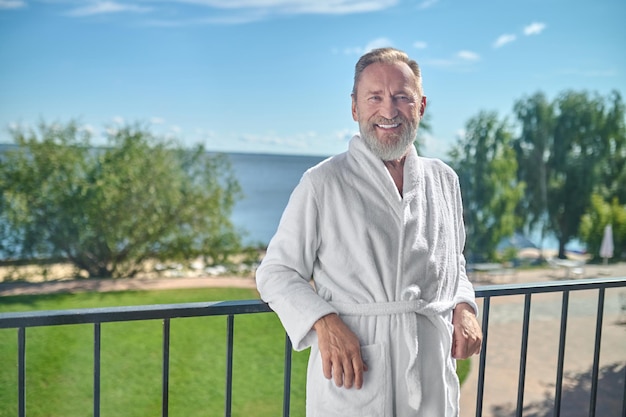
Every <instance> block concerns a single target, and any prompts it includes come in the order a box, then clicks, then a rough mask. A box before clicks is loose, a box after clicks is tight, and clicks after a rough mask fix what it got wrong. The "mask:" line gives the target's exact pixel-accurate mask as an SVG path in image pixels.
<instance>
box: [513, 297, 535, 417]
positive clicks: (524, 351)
mask: <svg viewBox="0 0 626 417" xmlns="http://www.w3.org/2000/svg"><path fill="white" fill-rule="evenodd" d="M531 295H532V294H531V293H527V294H526V295H525V296H524V322H523V325H522V348H521V352H520V360H519V380H518V384H517V413H516V416H517V417H522V415H523V411H524V385H525V382H526V358H527V356H528V327H529V323H530V298H531Z"/></svg>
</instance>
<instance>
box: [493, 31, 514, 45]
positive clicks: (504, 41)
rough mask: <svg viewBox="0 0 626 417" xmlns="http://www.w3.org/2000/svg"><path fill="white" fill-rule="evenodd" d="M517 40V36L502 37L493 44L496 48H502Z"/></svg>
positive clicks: (506, 35) (507, 35)
mask: <svg viewBox="0 0 626 417" xmlns="http://www.w3.org/2000/svg"><path fill="white" fill-rule="evenodd" d="M516 39H517V36H515V35H511V34H508V33H507V34H504V35H500V36H499V37H498V39H496V41H495V42H494V43H493V47H494V48H501V47H503V46H504V45H506V44H507V43H511V42H513V41H515V40H516Z"/></svg>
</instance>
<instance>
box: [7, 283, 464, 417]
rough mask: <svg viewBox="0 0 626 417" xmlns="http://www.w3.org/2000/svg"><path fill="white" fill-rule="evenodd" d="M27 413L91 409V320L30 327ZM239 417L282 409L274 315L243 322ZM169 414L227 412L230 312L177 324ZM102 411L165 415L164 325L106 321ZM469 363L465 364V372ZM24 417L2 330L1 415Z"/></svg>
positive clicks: (183, 295) (79, 298)
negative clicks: (162, 397)
mask: <svg viewBox="0 0 626 417" xmlns="http://www.w3.org/2000/svg"><path fill="white" fill-rule="evenodd" d="M252 298H258V294H257V293H256V292H255V291H254V290H246V289H191V290H170V291H144V292H116V293H80V294H55V295H38V296H15V297H3V298H2V299H0V312H8V311H30V310H59V309H73V308H94V307H111V306H127V305H145V304H170V303H185V302H201V301H218V300H243V299H252ZM26 338H27V343H26V412H27V415H28V416H29V417H40V416H41V417H73V416H76V417H78V416H81V417H82V416H86V415H92V410H93V395H92V393H93V325H72V326H51V327H36V328H29V329H27V331H26ZM234 339H235V341H234V360H233V406H232V407H233V408H232V411H233V416H242V417H244V416H245V417H248V416H259V417H262V416H278V415H282V390H283V355H284V341H285V334H284V331H283V329H282V327H281V325H280V322H279V321H278V318H277V317H276V316H275V315H274V314H271V313H268V314H265V313H264V314H253V315H241V316H237V317H236V319H235V335H234ZM170 340H171V344H170V385H169V403H170V406H169V415H170V416H181V417H193V416H216V415H223V413H224V401H225V397H224V395H225V372H226V371H225V367H226V318H225V317H202V318H182V319H173V320H172V321H171V335H170ZM101 356H102V357H101V360H102V364H101V416H103V417H107V416H111V417H125V416H128V417H134V416H136V417H146V416H158V415H161V377H162V322H161V321H158V320H152V321H137V322H121V323H104V324H102V353H101ZM307 359H308V351H305V352H298V353H294V356H293V371H292V392H291V415H292V416H294V417H297V416H304V385H305V380H304V379H305V373H306V361H307ZM468 369H469V362H459V371H460V372H465V373H466V372H467V371H468ZM15 415H17V330H15V329H1V330H0V417H9V416H11V417H13V416H15Z"/></svg>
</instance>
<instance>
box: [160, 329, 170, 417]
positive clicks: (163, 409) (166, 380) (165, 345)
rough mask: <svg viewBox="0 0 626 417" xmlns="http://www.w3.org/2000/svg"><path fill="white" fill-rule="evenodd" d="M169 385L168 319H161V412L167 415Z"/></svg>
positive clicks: (165, 416)
mask: <svg viewBox="0 0 626 417" xmlns="http://www.w3.org/2000/svg"><path fill="white" fill-rule="evenodd" d="M169 386H170V319H163V388H162V390H163V394H162V404H161V414H162V415H163V417H167V416H168V415H169V398H170V397H169V396H170V391H169Z"/></svg>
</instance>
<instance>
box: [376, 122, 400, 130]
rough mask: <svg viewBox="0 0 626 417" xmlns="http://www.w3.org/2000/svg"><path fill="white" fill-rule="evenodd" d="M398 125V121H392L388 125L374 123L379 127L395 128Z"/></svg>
mask: <svg viewBox="0 0 626 417" xmlns="http://www.w3.org/2000/svg"><path fill="white" fill-rule="evenodd" d="M398 126H400V123H393V124H388V125H382V124H376V127H379V128H381V129H395V128H396V127H398Z"/></svg>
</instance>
